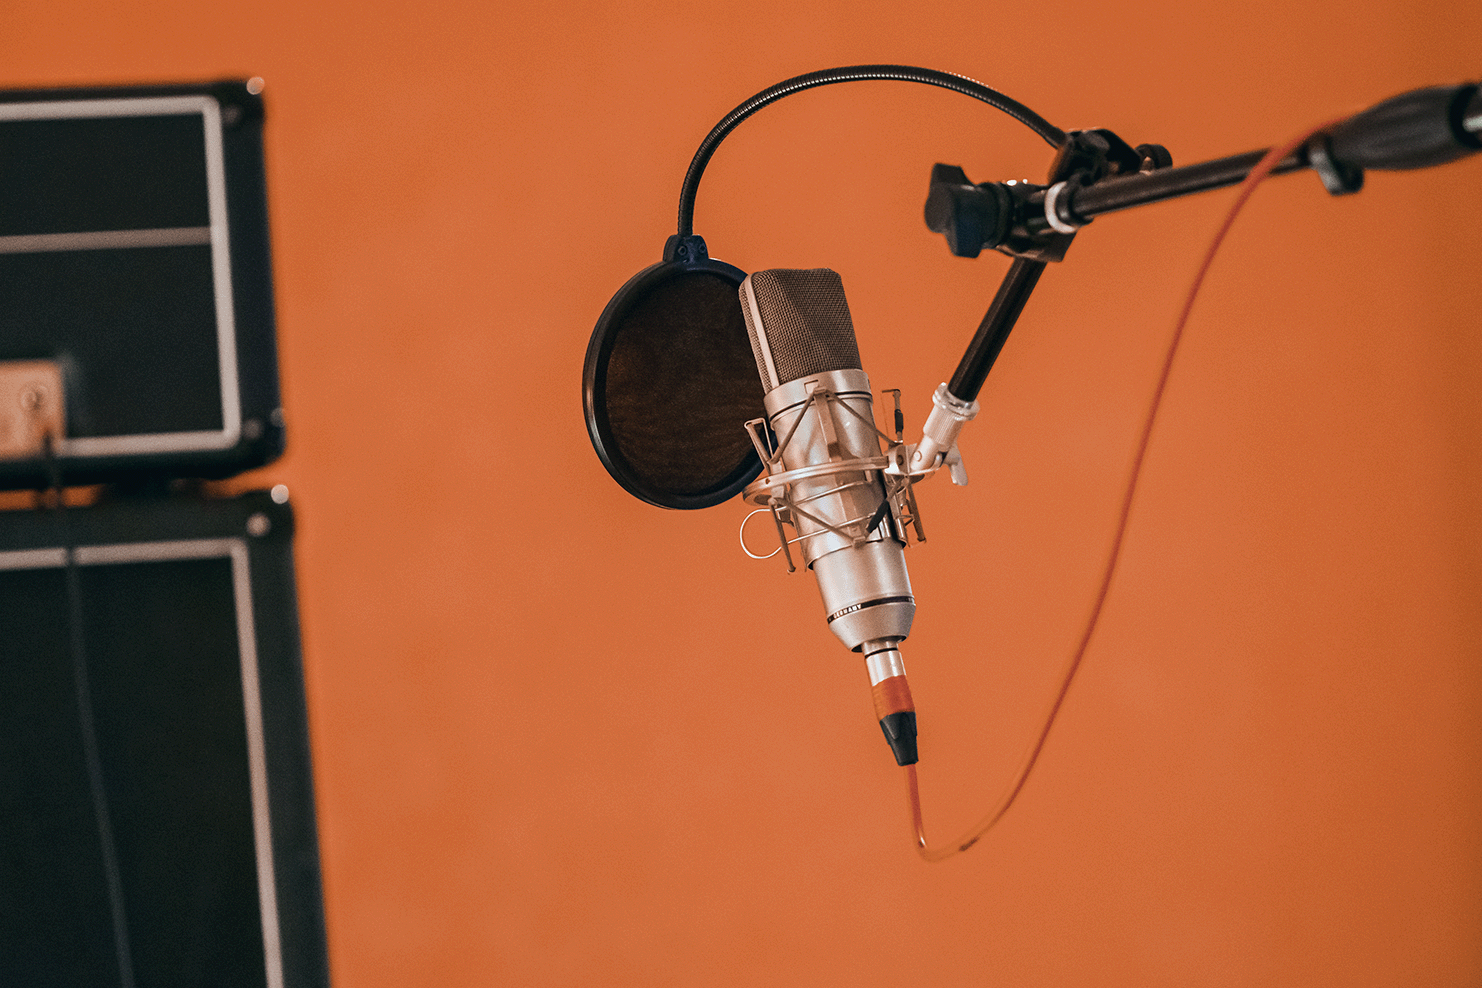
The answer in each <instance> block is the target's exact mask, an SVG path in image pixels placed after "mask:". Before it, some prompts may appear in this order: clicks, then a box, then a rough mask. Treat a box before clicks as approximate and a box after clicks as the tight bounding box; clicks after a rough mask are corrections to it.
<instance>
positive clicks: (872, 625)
mask: <svg viewBox="0 0 1482 988" xmlns="http://www.w3.org/2000/svg"><path fill="white" fill-rule="evenodd" d="M740 296H741V310H742V314H743V316H744V318H745V320H746V329H747V332H748V333H749V334H750V337H751V347H752V351H753V352H754V354H755V356H756V364H757V371H758V373H759V374H760V375H761V379H762V389H763V391H764V392H765V397H764V399H763V406H764V408H765V410H766V423H767V426H768V427H769V429H770V435H769V437H768V438H767V440H766V441H767V442H768V443H770V444H771V445H770V448H768V449H764V450H762V451H763V452H765V453H767V454H769V455H767V456H766V457H764V458H765V459H766V460H767V467H768V469H769V471H770V477H769V480H770V481H772V482H775V483H774V484H773V487H775V489H776V490H777V492H778V493H777V494H776V495H775V496H774V498H773V500H771V502H770V504H771V507H772V510H773V512H774V514H776V515H777V516H778V527H779V531H780V530H781V523H782V522H787V523H789V524H791V525H792V526H793V528H794V529H795V530H796V532H797V538H796V539H795V540H792V541H793V542H795V543H796V544H797V545H798V546H799V548H800V550H801V553H802V557H803V559H804V561H805V563H806V564H807V567H808V568H809V569H811V570H812V571H813V575H814V577H815V578H816V579H817V581H818V589H819V592H820V593H821V594H822V596H823V607H824V614H825V616H826V619H827V621H828V626H829V630H830V631H832V632H833V633H834V634H835V635H836V636H837V637H838V639H839V640H840V641H842V642H843V643H844V644H845V646H847V647H848V648H850V649H851V650H853V651H855V652H859V653H861V654H862V655H863V656H864V659H865V667H866V669H867V671H868V672H869V677H870V686H871V692H872V694H873V696H874V701H875V714H876V716H877V717H878V718H879V720H880V728H881V730H882V731H884V733H885V739H886V741H888V742H889V743H890V747H891V750H892V751H893V752H894V753H895V759H896V762H897V763H898V764H901V765H911V764H914V763H915V762H916V760H917V754H916V713H915V709H914V706H913V704H912V701H911V691H910V688H909V687H908V686H907V684H906V670H905V665H904V663H903V662H902V660H901V653H900V643H901V642H902V641H904V640H905V638H906V636H907V635H909V634H910V633H911V621H912V619H913V618H914V617H915V614H916V599H915V597H914V596H912V594H911V581H910V578H909V577H908V575H907V573H906V560H905V553H904V549H905V538H906V536H905V531H904V528H903V521H902V518H901V515H900V513H899V510H898V502H897V501H893V500H892V493H893V492H892V488H891V486H890V485H889V483H888V482H887V478H886V477H885V475H884V467H885V463H886V460H885V457H884V456H883V453H882V450H881V446H880V440H881V433H880V432H879V430H878V429H877V428H876V426H875V418H874V407H873V402H872V400H871V392H870V379H869V378H868V377H866V376H865V372H864V370H863V369H862V368H861V367H860V359H859V346H858V344H857V343H856V341H855V336H854V323H853V321H852V320H851V319H850V316H849V304H848V302H846V301H845V299H844V285H843V282H842V281H841V280H840V278H839V276H838V274H836V273H835V272H833V271H830V270H828V269H826V268H817V269H813V270H808V271H795V270H770V271H757V272H755V273H753V274H751V275H749V276H748V277H747V278H746V279H745V280H744V281H743V282H742V283H741V287H740ZM758 483H759V484H766V483H768V481H767V480H764V481H759V482H758ZM787 542H788V540H787V539H786V538H785V537H784V539H783V545H784V548H786V545H787ZM789 558H791V557H790V555H789Z"/></svg>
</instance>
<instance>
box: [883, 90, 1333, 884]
mask: <svg viewBox="0 0 1482 988" xmlns="http://www.w3.org/2000/svg"><path fill="white" fill-rule="evenodd" d="M1343 119H1346V118H1339V119H1338V120H1330V121H1328V122H1327V123H1324V124H1320V125H1318V126H1316V127H1311V128H1309V129H1307V130H1305V131H1303V132H1302V133H1301V135H1299V136H1297V137H1293V138H1292V139H1291V140H1289V141H1287V142H1285V143H1284V144H1281V145H1278V146H1277V147H1273V148H1272V149H1271V150H1270V151H1268V152H1266V156H1265V157H1264V158H1262V159H1261V160H1260V162H1259V163H1258V164H1257V165H1256V166H1255V167H1254V168H1252V169H1251V172H1250V174H1249V175H1248V176H1246V179H1245V181H1244V182H1243V183H1241V185H1240V189H1239V192H1238V193H1237V195H1236V197H1235V202H1234V204H1233V205H1231V207H1230V211H1229V213H1227V214H1226V216H1225V221H1224V223H1223V224H1221V226H1220V228H1219V231H1218V232H1217V233H1216V234H1215V235H1214V240H1213V242H1211V243H1210V245H1209V250H1208V251H1207V252H1206V253H1205V255H1204V261H1203V263H1202V264H1200V265H1199V271H1198V273H1197V274H1195V275H1194V283H1193V284H1192V285H1191V286H1190V288H1189V294H1188V298H1187V299H1185V301H1184V306H1183V311H1181V312H1180V313H1179V316H1178V323H1177V325H1176V326H1175V327H1174V330H1173V338H1172V340H1170V341H1169V343H1168V352H1167V355H1166V356H1165V357H1164V358H1163V369H1162V372H1161V373H1160V374H1159V375H1158V383H1157V386H1156V387H1155V388H1154V389H1153V400H1152V403H1151V404H1150V405H1149V406H1148V414H1147V419H1146V420H1145V421H1144V423H1143V427H1142V435H1141V437H1140V438H1139V439H1138V442H1137V451H1136V453H1134V454H1133V457H1132V473H1131V476H1130V477H1129V478H1128V480H1127V489H1126V493H1125V494H1123V496H1122V510H1121V513H1120V515H1119V516H1118V518H1117V527H1116V532H1115V534H1114V535H1113V536H1112V544H1111V552H1110V553H1108V555H1107V560H1106V572H1105V573H1104V574H1103V576H1102V578H1101V585H1100V587H1099V588H1098V589H1097V591H1096V600H1095V603H1094V604H1092V606H1091V616H1090V619H1089V620H1087V622H1086V630H1085V632H1084V633H1083V634H1082V635H1081V640H1080V644H1079V645H1077V646H1076V649H1075V653H1074V654H1073V655H1072V656H1071V659H1070V662H1069V664H1068V665H1067V666H1066V667H1065V675H1064V676H1063V677H1061V681H1060V690H1059V692H1057V693H1056V694H1055V699H1054V701H1053V702H1052V703H1051V704H1050V711H1049V713H1048V714H1047V715H1046V717H1045V722H1044V726H1043V727H1041V728H1040V731H1039V735H1038V736H1037V737H1036V738H1035V739H1034V743H1033V744H1032V745H1031V746H1030V748H1029V752H1028V754H1027V755H1025V757H1024V761H1023V762H1022V763H1021V764H1020V766H1019V768H1018V770H1017V771H1016V772H1015V774H1014V776H1013V779H1012V781H1011V782H1010V784H1009V787H1008V789H1007V790H1006V791H1005V794H1004V795H1003V796H1002V797H1001V798H1000V799H999V801H998V803H997V805H995V807H994V808H993V810H992V811H991V812H990V813H989V814H988V815H987V816H985V817H983V818H982V819H981V820H979V821H978V822H977V823H976V824H974V825H973V827H972V828H971V829H970V830H968V832H967V833H965V834H963V835H962V836H961V837H960V838H958V839H957V840H955V841H953V842H952V843H951V844H949V845H946V846H943V847H935V848H934V847H931V846H930V845H928V843H927V840H926V828H925V825H924V824H923V823H922V820H921V794H920V791H919V788H918V785H917V781H916V766H915V765H907V766H906V767H905V772H906V797H907V799H908V800H909V801H910V804H911V828H912V832H913V833H914V834H915V839H916V850H917V852H918V853H919V854H920V855H921V857H922V858H924V859H926V860H927V861H941V860H944V859H945V858H949V857H951V856H952V855H954V854H957V853H959V852H962V851H966V850H967V849H968V848H970V847H972V846H973V845H974V844H976V843H977V842H978V841H979V840H980V839H981V838H982V836H983V835H984V834H985V833H987V832H988V831H989V830H990V829H991V828H992V827H993V825H994V824H996V823H997V822H998V821H999V820H1001V819H1003V815H1004V814H1005V813H1007V812H1008V811H1009V807H1011V806H1013V805H1014V800H1015V799H1017V798H1018V796H1019V793H1020V792H1022V791H1023V789H1024V784H1025V783H1026V782H1027V781H1028V780H1029V773H1030V772H1031V771H1032V770H1033V769H1034V765H1035V762H1037V761H1038V760H1039V756H1040V752H1042V751H1043V750H1044V747H1045V739H1046V738H1048V737H1049V735H1050V728H1051V727H1053V726H1054V724H1055V717H1056V716H1057V715H1058V714H1059V713H1060V707H1061V706H1062V705H1063V704H1064V703H1065V697H1066V694H1067V693H1069V692H1070V684H1071V681H1072V680H1073V679H1075V674H1076V671H1077V670H1079V669H1080V666H1081V660H1082V659H1083V658H1084V657H1085V655H1086V647H1087V646H1088V645H1090V643H1091V635H1092V633H1094V632H1095V630H1096V622H1097V619H1098V618H1099V617H1100V616H1101V608H1102V605H1103V604H1105V603H1106V595H1107V592H1108V591H1109V590H1110V589H1111V581H1112V576H1113V575H1114V574H1115V573H1116V570H1117V559H1118V557H1119V556H1120V555H1121V552H1122V538H1123V536H1124V535H1125V534H1126V532H1127V521H1128V519H1129V518H1130V517H1131V515H1132V498H1133V496H1134V494H1135V493H1136V492H1137V479H1138V476H1139V475H1140V474H1141V473H1142V463H1143V460H1144V458H1145V457H1146V455H1147V451H1148V444H1149V442H1150V441H1151V440H1152V435H1153V423H1154V422H1155V421H1156V420H1157V417H1158V408H1159V406H1160V405H1161V404H1162V403H1163V392H1164V390H1165V389H1166V387H1167V385H1168V375H1169V373H1170V372H1171V371H1172V370H1173V358H1174V357H1175V356H1176V355H1177V354H1178V345H1179V342H1180V341H1181V340H1182V339H1183V335H1184V327H1185V325H1187V323H1188V321H1189V313H1190V312H1191V311H1192V310H1193V308H1194V299H1195V298H1196V297H1198V295H1199V288H1200V286H1201V285H1203V283H1204V276H1205V274H1206V273H1208V271H1209V266H1210V264H1211V263H1212V262H1213V261H1214V255H1215V253H1216V252H1217V251H1218V250H1219V248H1220V244H1221V243H1223V242H1224V239H1225V234H1227V233H1228V232H1229V231H1230V227H1231V226H1232V225H1233V224H1234V223H1235V217H1236V216H1238V215H1239V214H1240V210H1241V208H1242V207H1243V206H1244V205H1245V203H1246V200H1247V199H1249V198H1250V196H1251V193H1252V192H1254V191H1255V188H1256V186H1257V185H1259V184H1260V183H1261V182H1262V180H1264V179H1265V178H1266V176H1268V175H1269V174H1270V173H1271V169H1272V168H1274V167H1275V166H1276V164H1277V163H1278V162H1279V161H1281V160H1282V159H1283V158H1285V157H1286V156H1287V155H1289V154H1291V153H1292V152H1293V151H1295V150H1296V149H1297V148H1299V147H1301V146H1302V145H1303V144H1305V143H1306V142H1307V141H1308V139H1309V138H1311V137H1312V136H1313V135H1314V134H1317V133H1320V132H1322V131H1324V130H1327V129H1328V128H1330V127H1332V126H1333V125H1334V124H1337V123H1340V122H1341V121H1342V120H1343Z"/></svg>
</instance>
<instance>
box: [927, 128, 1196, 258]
mask: <svg viewBox="0 0 1482 988" xmlns="http://www.w3.org/2000/svg"><path fill="white" fill-rule="evenodd" d="M1172 164H1173V158H1172V156H1171V155H1169V153H1168V150H1167V149H1166V148H1164V147H1163V146H1162V145H1158V144H1140V145H1138V146H1137V147H1135V148H1134V147H1132V146H1131V145H1129V144H1128V143H1127V142H1126V141H1124V140H1122V139H1121V138H1120V137H1118V136H1117V135H1116V134H1114V133H1112V132H1111V131H1110V130H1106V129H1104V128H1098V129H1095V130H1076V131H1071V132H1070V133H1069V134H1068V135H1066V141H1065V143H1064V144H1063V145H1062V146H1061V148H1060V150H1059V152H1058V153H1057V154H1056V155H1055V160H1054V161H1053V162H1051V164H1050V174H1049V180H1048V182H1047V184H1045V185H1036V184H1034V183H1032V182H1020V181H1008V182H991V183H985V184H982V185H975V184H973V183H972V182H970V181H969V180H968V177H967V175H966V174H965V173H964V172H963V170H962V169H961V168H959V167H957V166H956V165H941V164H939V165H936V166H934V167H933V168H932V171H931V185H930V188H929V190H928V193H927V198H926V225H927V227H928V228H929V229H931V230H932V231H934V232H936V233H941V234H943V235H944V236H945V237H946V238H947V246H948V248H949V249H950V250H951V251H952V253H953V254H956V255H957V256H958V257H977V256H978V254H979V253H980V252H981V251H982V250H983V248H985V247H987V248H991V249H993V250H997V251H999V252H1000V253H1004V254H1008V255H1009V256H1010V257H1017V258H1022V259H1024V260H1030V261H1041V262H1053V261H1061V260H1064V258H1065V252H1066V251H1067V250H1068V249H1069V248H1070V242H1071V239H1072V238H1073V237H1074V236H1075V232H1076V231H1077V230H1078V229H1080V228H1081V227H1083V226H1085V225H1086V224H1087V223H1089V222H1090V221H1091V220H1090V218H1089V217H1084V216H1080V215H1078V214H1076V212H1075V211H1074V209H1073V207H1072V200H1073V192H1074V191H1075V190H1077V189H1080V188H1085V187H1087V186H1090V185H1093V184H1095V183H1096V182H1099V181H1101V180H1102V179H1104V178H1109V177H1113V176H1124V175H1134V174H1138V173H1146V172H1150V171H1154V170H1157V169H1160V168H1167V167H1169V166H1171V165H1172Z"/></svg>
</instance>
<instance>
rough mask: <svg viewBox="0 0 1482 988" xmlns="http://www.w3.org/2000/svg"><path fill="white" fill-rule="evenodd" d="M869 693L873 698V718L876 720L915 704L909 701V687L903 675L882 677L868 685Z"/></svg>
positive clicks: (912, 708)
mask: <svg viewBox="0 0 1482 988" xmlns="http://www.w3.org/2000/svg"><path fill="white" fill-rule="evenodd" d="M870 693H871V695H873V696H874V698H875V718H876V719H877V720H884V719H885V718H886V717H889V716H890V715H891V714H899V713H905V712H906V711H908V710H915V709H916V704H915V703H913V702H911V687H910V686H908V685H906V677H905V676H891V677H890V678H888V679H882V680H880V681H879V682H878V683H876V684H875V685H874V686H871V687H870Z"/></svg>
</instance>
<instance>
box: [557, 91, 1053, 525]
mask: <svg viewBox="0 0 1482 988" xmlns="http://www.w3.org/2000/svg"><path fill="white" fill-rule="evenodd" d="M866 80H884V81H898V82H915V83H921V84H923V85H929V86H939V87H941V88H944V89H950V90H952V91H953V92H957V93H961V94H963V95H964V96H971V97H973V98H974V99H979V100H982V101H983V102H985V103H988V104H989V105H990V106H993V107H996V108H997V109H1000V110H1002V111H1003V112H1005V113H1007V114H1008V115H1009V116H1011V117H1013V118H1014V119H1016V120H1018V121H1020V122H1021V123H1023V124H1025V125H1026V126H1028V127H1029V128H1030V129H1031V130H1033V131H1034V132H1035V133H1037V134H1038V135H1039V136H1040V137H1042V138H1044V140H1045V141H1046V142H1047V143H1049V144H1050V145H1051V146H1052V147H1055V148H1059V147H1060V146H1061V145H1063V144H1064V143H1065V141H1066V135H1065V132H1064V131H1062V130H1060V129H1059V128H1058V127H1055V126H1052V125H1051V124H1050V123H1049V122H1047V121H1046V120H1045V119H1044V118H1043V117H1041V116H1040V115H1039V114H1037V113H1035V112H1034V111H1032V110H1030V109H1029V108H1028V107H1026V106H1024V105H1023V104H1022V103H1019V102H1017V101H1016V100H1012V99H1010V98H1009V97H1007V96H1005V95H1003V94H1002V93H1000V92H997V91H996V90H993V89H989V88H988V87H987V86H984V85H983V84H981V83H979V82H975V81H973V80H972V79H968V78H966V77H965V76H959V75H953V74H952V73H949V72H940V71H937V70H935V69H923V68H916V67H914V66H909V65H853V66H846V67H844V68H837V69H826V70H824V71H821V72H810V73H807V74H806V75H800V76H796V77H794V78H792V79H788V80H786V81H784V82H780V83H778V84H777V85H775V86H772V87H770V88H768V89H764V90H762V91H761V92H759V93H757V94H756V95H755V96H752V97H751V98H750V99H748V100H746V101H745V102H743V103H742V104H740V105H739V106H737V107H736V108H735V109H734V110H732V111H731V112H730V113H728V114H726V116H725V117H724V119H722V120H721V122H720V123H718V124H716V125H715V127H714V128H713V129H712V130H711V131H710V133H709V134H708V135H706V137H705V140H704V141H702V142H701V144H700V147H699V150H697V151H696V152H695V156H694V158H693V159H692V160H691V161H690V166H689V170H688V172H687V173H686V174H685V177H684V185H683V187H682V188H681V190H680V196H679V230H678V233H677V235H676V236H673V237H670V238H669V242H668V243H667V244H666V245H665V247H664V257H663V260H662V261H660V262H659V263H658V264H655V265H653V266H652V267H649V268H645V269H644V270H643V271H640V272H639V273H638V274H636V275H634V276H633V277H632V278H631V279H630V280H629V281H628V283H627V284H625V285H624V286H623V287H622V288H621V289H619V290H618V293H617V294H616V295H614V296H613V297H612V301H610V302H608V303H607V308H606V309H604V310H603V312H602V316H601V318H599V319H598V320H597V326H596V328H595V329H594V330H593V332H592V339H591V342H590V343H589V344H588V346H587V357H586V365H585V367H584V369H583V373H582V401H583V404H584V406H585V409H586V420H587V433H588V434H589V435H590V436H591V439H592V446H593V447H594V448H595V449H596V451H597V457H598V458H599V459H600V460H601V461H602V465H603V466H605V467H606V468H607V472H608V473H610V474H611V475H612V477H613V479H614V480H616V481H617V482H618V483H619V484H621V485H622V486H623V487H624V488H625V489H626V490H627V491H628V492H629V493H631V494H633V495H635V496H637V497H639V498H641V499H642V500H644V501H647V502H648V503H650V504H655V505H658V506H660V507H665V508H708V507H710V506H711V505H715V504H720V503H721V502H722V501H726V500H728V499H730V498H732V497H734V496H735V495H736V494H739V493H740V492H741V490H742V488H744V487H745V486H746V485H747V484H749V483H751V481H753V480H755V479H756V477H757V475H758V474H760V473H761V469H762V464H761V461H760V460H759V459H758V458H757V455H756V451H755V449H754V448H753V447H752V445H751V441H750V440H749V439H748V438H747V436H746V433H745V431H744V429H743V425H744V424H745V423H746V422H747V421H749V420H751V419H756V418H763V417H765V412H764V409H763V407H762V389H761V386H760V384H759V382H758V380H757V375H756V361H755V358H754V356H753V354H752V350H751V339H750V337H749V336H748V335H747V331H746V323H745V320H744V318H743V316H742V313H741V307H740V304H739V302H738V301H737V294H736V291H737V288H738V287H739V286H740V284H741V282H742V281H743V280H745V277H746V273H745V272H744V271H741V270H740V269H738V268H735V267H732V266H731V265H729V264H726V263H724V262H721V261H717V260H714V259H712V258H711V257H710V256H709V253H708V251H707V249H706V246H705V242H704V240H702V239H701V238H700V237H698V236H696V235H695V234H694V213H695V195H696V193H697V191H698V190H699V185H700V176H701V175H702V174H703V173H704V171H705V166H706V164H708V163H709V161H710V158H711V156H712V155H713V154H714V153H715V150H716V148H717V147H719V146H720V143H721V141H723V140H725V138H726V135H728V134H729V133H730V132H731V131H732V130H734V129H735V128H736V126H737V125H739V124H740V123H741V121H743V120H745V119H746V118H747V117H749V116H751V115H752V114H753V113H755V112H756V111H757V110H760V109H761V108H762V107H764V106H767V105H768V104H770V103H774V102H776V101H777V100H779V99H782V98H783V97H784V96H790V95H792V94H793V93H799V92H803V91H804V90H808V89H814V88H816V87H818V86H828V85H832V84H834V83H839V82H860V81H866Z"/></svg>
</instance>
